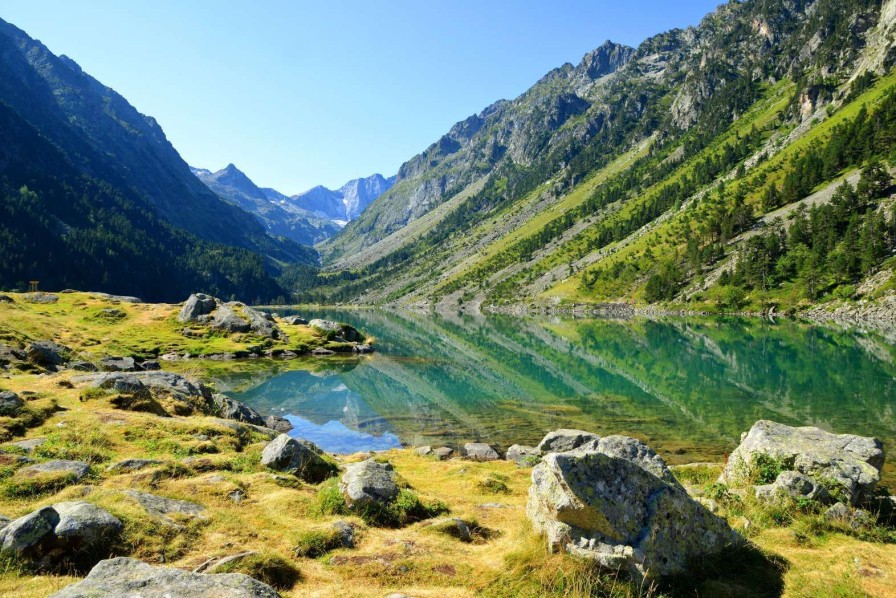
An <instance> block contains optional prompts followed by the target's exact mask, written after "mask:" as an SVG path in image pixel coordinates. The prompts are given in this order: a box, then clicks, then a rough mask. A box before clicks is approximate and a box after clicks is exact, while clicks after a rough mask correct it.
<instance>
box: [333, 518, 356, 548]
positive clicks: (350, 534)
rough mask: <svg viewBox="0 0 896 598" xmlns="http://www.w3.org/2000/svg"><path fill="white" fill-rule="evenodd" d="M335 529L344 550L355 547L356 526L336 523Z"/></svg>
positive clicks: (334, 523) (340, 522)
mask: <svg viewBox="0 0 896 598" xmlns="http://www.w3.org/2000/svg"><path fill="white" fill-rule="evenodd" d="M333 529H335V530H336V532H337V533H338V534H339V542H340V543H341V544H342V547H343V548H354V547H355V526H353V525H352V524H351V523H347V522H345V521H334V522H333Z"/></svg>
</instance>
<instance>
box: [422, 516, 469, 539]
mask: <svg viewBox="0 0 896 598" xmlns="http://www.w3.org/2000/svg"><path fill="white" fill-rule="evenodd" d="M429 529H431V530H433V531H437V532H439V533H441V534H445V535H447V536H451V537H452V538H457V539H458V540H460V541H461V542H469V541H470V540H472V539H473V534H472V532H471V531H470V526H469V525H468V524H467V522H466V521H464V520H463V519H458V518H457V517H446V518H444V519H437V520H436V521H433V522H432V524H431V525H430V526H429Z"/></svg>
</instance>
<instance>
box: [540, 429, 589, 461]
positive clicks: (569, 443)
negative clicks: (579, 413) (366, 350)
mask: <svg viewBox="0 0 896 598" xmlns="http://www.w3.org/2000/svg"><path fill="white" fill-rule="evenodd" d="M597 440H600V436H598V435H597V434H592V433H591V432H585V431H584V430H569V429H566V428H563V429H560V430H554V431H553V432H548V433H547V435H546V436H545V437H544V438H543V439H542V440H541V442H539V443H538V447H537V448H538V450H539V451H541V454H542V455H546V454H548V453H563V452H566V451H571V450H574V449H577V448H579V447H580V446H582V445H583V444H585V443H586V442H592V441H597Z"/></svg>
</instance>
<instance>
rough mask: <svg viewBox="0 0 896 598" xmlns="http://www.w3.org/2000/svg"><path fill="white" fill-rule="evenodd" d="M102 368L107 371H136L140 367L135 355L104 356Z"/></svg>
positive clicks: (101, 360)
mask: <svg viewBox="0 0 896 598" xmlns="http://www.w3.org/2000/svg"><path fill="white" fill-rule="evenodd" d="M100 369H101V370H103V371H106V372H136V371H137V370H139V369H140V367H139V366H138V365H137V362H136V361H134V358H133V357H104V358H103V359H100Z"/></svg>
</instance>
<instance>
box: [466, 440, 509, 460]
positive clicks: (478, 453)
mask: <svg viewBox="0 0 896 598" xmlns="http://www.w3.org/2000/svg"><path fill="white" fill-rule="evenodd" d="M464 456H465V457H466V458H467V459H469V460H470V461H497V460H498V459H500V458H501V456H500V455H499V454H498V451H496V450H495V449H493V448H492V447H490V446H489V445H487V444H485V443H484V442H468V443H467V444H465V445H464Z"/></svg>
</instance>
